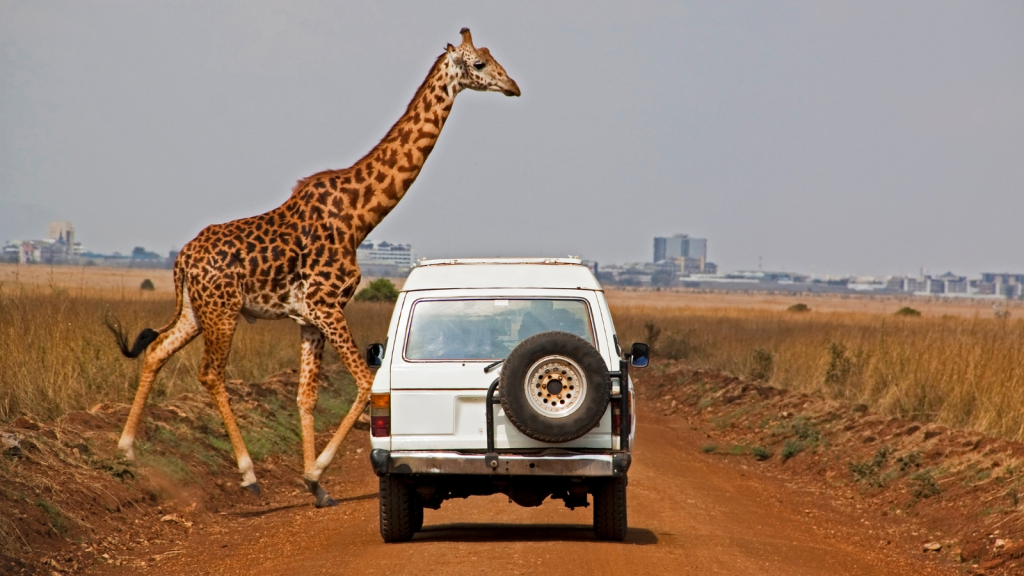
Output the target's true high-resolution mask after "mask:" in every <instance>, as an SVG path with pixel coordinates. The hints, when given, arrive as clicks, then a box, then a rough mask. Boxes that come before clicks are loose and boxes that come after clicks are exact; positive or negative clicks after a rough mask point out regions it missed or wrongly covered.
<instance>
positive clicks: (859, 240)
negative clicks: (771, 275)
mask: <svg viewBox="0 0 1024 576" xmlns="http://www.w3.org/2000/svg"><path fill="white" fill-rule="evenodd" d="M463 26H469V27H471V28H472V30H473V36H474V39H475V41H476V45H477V46H487V47H489V48H490V49H491V52H492V54H493V55H494V56H495V58H496V59H497V60H498V61H499V62H500V63H501V64H502V65H503V66H504V67H505V69H506V70H507V71H508V73H509V75H510V76H511V77H512V78H514V79H515V80H516V81H517V82H518V83H519V86H520V87H521V89H522V92H523V95H522V97H521V98H507V97H504V96H501V95H499V94H496V93H473V92H466V93H463V94H461V95H460V96H459V98H458V100H457V101H456V103H455V107H454V110H453V112H452V115H451V117H450V119H449V121H448V124H447V125H446V126H445V128H444V132H443V133H442V135H441V139H440V141H439V142H438V145H437V147H436V148H435V150H434V152H433V154H432V155H431V157H430V159H429V160H428V162H427V164H426V167H425V169H424V170H423V172H422V174H421V175H420V177H419V180H417V182H416V183H415V184H414V185H413V187H412V189H411V191H410V192H409V194H408V195H407V196H406V198H405V199H404V200H403V201H402V203H401V204H399V206H398V207H397V208H396V209H395V211H394V212H392V214H391V215H390V216H389V217H388V218H387V219H385V220H384V222H383V223H382V224H381V225H380V226H379V227H378V228H377V230H376V231H375V232H374V233H373V234H372V235H371V238H374V239H386V240H390V241H396V242H411V243H412V244H413V245H414V246H415V249H416V251H417V253H418V254H420V255H422V256H427V257H444V256H483V255H505V256H508V255H565V254H581V255H583V256H584V257H586V258H591V259H595V260H598V261H600V262H606V263H607V262H623V261H644V260H650V258H651V254H652V237H653V236H656V235H670V234H672V233H676V232H687V233H690V234H691V235H696V236H703V237H706V238H708V252H709V257H710V259H711V260H713V261H715V262H717V263H719V265H720V266H721V267H722V269H723V270H736V269H744V268H747V269H749V268H756V266H757V263H758V257H759V256H762V257H763V263H764V267H765V268H766V269H783V268H784V269H785V270H790V271H792V270H798V271H803V272H808V273H811V272H813V273H817V274H827V273H828V274H845V273H854V274H892V273H914V272H916V271H917V270H918V268H919V267H924V268H926V269H927V270H928V271H929V272H935V273H941V272H945V271H946V270H954V271H959V272H961V273H971V274H973V273H976V272H979V271H981V270H1012V271H1018V272H1021V271H1024V254H1022V232H1024V227H1022V216H1024V3H1022V2H1019V1H1006V2H953V3H944V2H939V1H936V0H928V1H926V2H891V1H885V2H864V1H856V2H825V1H822V0H817V1H814V2H797V3H792V2H771V3H768V2H760V1H757V2H729V3H720V2H703V3H646V2H635V1H634V2H628V3H627V2H615V3H611V2H609V3H598V2H593V1H587V2H572V3H571V2H544V3H540V2H537V3H530V4H527V5H525V6H524V5H521V4H520V3H481V2H466V3H437V2H430V3H423V2H387V3H380V2H374V3H369V2H367V3H359V4H355V3H349V2H344V3H343V2H336V1H335V2H296V1H290V2H280V3H266V2H253V1H250V0H246V1H244V2H208V1H202V2H184V1H173V2H171V1H168V2H152V1H147V2H138V1H134V0H133V1H125V2H117V1H104V2H84V1H83V2H80V1H70V0H68V1H64V2H46V1H41V0H31V1H27V2H8V1H3V0H0V242H2V241H3V240H4V239H8V238H11V239H13V238H26V237H39V236H42V235H43V234H44V232H45V226H46V223H47V222H48V220H49V219H51V218H63V219H69V220H72V221H73V222H74V223H75V225H76V227H77V229H78V236H79V239H80V240H81V241H82V242H84V243H85V245H86V247H87V248H88V249H91V250H94V251H102V252H108V251H114V250H119V251H121V252H128V251H130V250H131V249H132V247H133V246H145V247H146V248H149V249H152V250H156V251H159V252H166V251H167V250H169V249H171V248H178V247H180V246H181V245H182V244H184V243H185V242H187V241H188V240H189V239H191V238H192V237H193V236H195V234H196V233H197V232H199V230H201V229H202V228H203V227H204V226H206V225H208V224H211V223H215V222H224V221H227V220H231V219H234V218H239V217H244V216H249V215H253V214H257V213H260V212H263V211H266V210H269V209H271V208H273V207H275V206H277V205H279V204H280V203H281V202H283V201H284V200H285V199H286V198H287V197H288V194H289V191H290V190H291V187H292V186H293V184H294V182H295V181H296V180H297V179H299V178H301V177H303V176H305V175H308V174H311V173H313V172H316V171H319V170H323V169H328V168H344V167H347V166H349V165H350V164H351V163H352V162H353V161H355V160H356V159H358V158H359V157H360V156H362V155H363V154H364V153H366V152H367V151H368V150H369V149H370V148H371V147H372V146H373V145H374V144H375V143H376V142H377V141H378V140H379V139H380V138H381V136H383V135H384V133H385V132H386V131H387V129H388V127H389V126H390V125H391V124H393V123H394V122H395V120H397V119H398V117H399V116H400V114H401V113H402V111H403V110H404V107H405V105H406V103H407V102H408V101H409V99H410V98H411V97H412V94H413V92H414V90H415V88H416V87H417V86H418V85H419V83H420V82H421V81H422V80H423V78H424V76H425V75H426V73H427V71H428V69H429V68H430V65H431V63H432V62H433V59H434V58H435V57H436V56H437V55H438V54H440V53H441V51H442V49H443V48H444V46H445V44H446V43H448V42H452V43H456V44H457V43H458V42H459V33H458V32H459V29H460V28H461V27H463Z"/></svg>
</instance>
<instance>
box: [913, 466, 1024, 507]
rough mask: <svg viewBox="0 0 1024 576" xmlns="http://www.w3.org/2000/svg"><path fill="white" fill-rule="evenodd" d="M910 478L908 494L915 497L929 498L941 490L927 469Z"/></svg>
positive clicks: (919, 498)
mask: <svg viewBox="0 0 1024 576" xmlns="http://www.w3.org/2000/svg"><path fill="white" fill-rule="evenodd" d="M910 480H911V481H912V482H913V484H912V485H911V487H910V495H911V496H913V497H914V498H915V499H918V500H921V499H924V498H931V497H932V496H938V495H939V493H940V492H942V489H941V488H939V484H938V483H937V482H936V481H935V477H934V476H932V473H931V472H929V471H927V470H924V471H922V472H918V473H917V474H914V475H913V476H911V477H910ZM1015 507H1016V506H1015Z"/></svg>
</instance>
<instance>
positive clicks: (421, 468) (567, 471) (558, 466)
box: [370, 448, 632, 477]
mask: <svg viewBox="0 0 1024 576" xmlns="http://www.w3.org/2000/svg"><path fill="white" fill-rule="evenodd" d="M631 462H632V458H631V457H630V454H629V452H615V453H612V454H552V455H539V454H538V455H519V454H499V455H498V466H497V468H491V467H490V466H488V465H487V462H486V461H485V460H484V455H483V454H461V453H458V452H412V451H394V452H391V451H388V450H382V449H379V448H378V449H376V450H371V451H370V464H371V465H372V466H373V471H374V473H376V474H377V475H378V476H383V475H384V474H475V475H480V476H608V477H618V476H622V475H623V474H625V473H626V471H627V470H629V465H630V464H631Z"/></svg>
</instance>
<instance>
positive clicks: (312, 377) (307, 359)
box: [296, 326, 337, 508]
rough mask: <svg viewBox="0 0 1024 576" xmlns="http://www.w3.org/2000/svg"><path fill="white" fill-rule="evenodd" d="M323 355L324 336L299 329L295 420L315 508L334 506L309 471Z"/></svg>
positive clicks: (313, 329) (305, 477)
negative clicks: (300, 431)
mask: <svg viewBox="0 0 1024 576" xmlns="http://www.w3.org/2000/svg"><path fill="white" fill-rule="evenodd" d="M323 353H324V333H323V332H321V331H320V329H319V328H316V327H315V326H303V327H302V361H301V362H302V363H301V366H300V368H299V393H298V398H296V400H297V402H298V404H299V420H300V422H301V424H302V463H303V472H304V474H303V481H304V482H305V484H306V489H307V490H309V493H310V494H312V495H313V496H315V497H316V507H317V508H325V507H328V506H336V505H337V502H335V501H334V500H332V499H331V496H330V495H329V494H328V493H327V491H326V490H324V488H323V487H322V486H320V482H318V480H319V478H320V475H319V474H315V473H314V472H313V470H314V468H315V465H316V442H315V434H316V429H315V428H314V426H313V409H315V408H316V400H317V386H319V385H320V367H321V360H322V358H323Z"/></svg>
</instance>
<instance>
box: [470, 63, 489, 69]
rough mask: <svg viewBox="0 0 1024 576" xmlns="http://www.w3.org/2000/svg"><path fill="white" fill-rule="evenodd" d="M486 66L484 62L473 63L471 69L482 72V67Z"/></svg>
mask: <svg viewBox="0 0 1024 576" xmlns="http://www.w3.org/2000/svg"><path fill="white" fill-rule="evenodd" d="M486 66H487V64H486V63H484V62H475V63H473V68H476V69H477V70H483V69H484V67H486Z"/></svg>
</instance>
